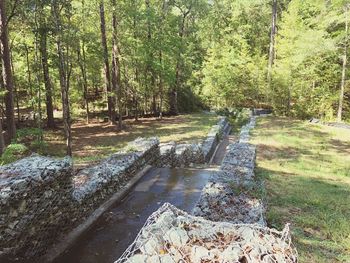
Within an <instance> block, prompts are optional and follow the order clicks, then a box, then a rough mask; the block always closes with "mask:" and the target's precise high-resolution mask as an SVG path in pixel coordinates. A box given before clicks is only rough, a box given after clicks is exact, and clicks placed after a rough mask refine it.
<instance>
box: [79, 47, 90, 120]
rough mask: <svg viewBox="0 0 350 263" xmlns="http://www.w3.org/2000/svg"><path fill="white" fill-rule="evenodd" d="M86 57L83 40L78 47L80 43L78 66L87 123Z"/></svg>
mask: <svg viewBox="0 0 350 263" xmlns="http://www.w3.org/2000/svg"><path fill="white" fill-rule="evenodd" d="M81 49H82V51H83V54H81ZM85 61H86V59H85V45H84V41H83V44H82V47H81V48H80V44H79V47H78V64H79V67H80V71H81V75H82V80H83V81H82V86H83V94H84V95H83V96H84V103H85V110H86V123H87V124H89V101H88V82H87V74H86V62H85Z"/></svg>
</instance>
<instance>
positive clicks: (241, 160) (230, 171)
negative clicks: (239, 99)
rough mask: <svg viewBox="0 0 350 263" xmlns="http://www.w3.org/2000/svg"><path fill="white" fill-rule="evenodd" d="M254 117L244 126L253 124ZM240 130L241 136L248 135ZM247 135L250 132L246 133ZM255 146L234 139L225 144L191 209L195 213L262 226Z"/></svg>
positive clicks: (262, 217)
mask: <svg viewBox="0 0 350 263" xmlns="http://www.w3.org/2000/svg"><path fill="white" fill-rule="evenodd" d="M254 125H255V118H251V122H250V123H249V124H247V125H245V126H244V127H246V128H245V129H248V131H247V133H248V134H249V129H250V128H251V127H254ZM247 133H246V132H245V131H244V132H243V133H241V139H242V137H244V138H243V139H244V140H245V139H246V138H247ZM248 136H249V135H248ZM255 157H256V149H255V147H254V146H252V145H250V144H248V143H233V144H230V145H229V146H228V149H227V153H226V155H225V157H224V160H223V161H222V164H221V167H220V170H219V171H217V172H213V174H212V175H211V177H210V179H209V182H208V183H207V184H206V186H205V187H204V189H203V191H202V194H201V197H200V199H199V201H198V203H197V205H196V207H195V209H194V210H193V214H194V215H196V216H202V217H204V218H206V219H209V220H213V221H225V222H231V223H242V224H243V223H249V224H259V225H261V226H265V225H266V222H265V220H264V216H263V214H264V211H265V209H264V205H263V202H262V200H260V198H259V197H257V193H261V192H262V190H261V189H262V185H261V184H260V182H257V181H256V180H255V176H254V166H255Z"/></svg>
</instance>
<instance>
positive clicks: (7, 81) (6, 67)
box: [0, 1, 16, 141]
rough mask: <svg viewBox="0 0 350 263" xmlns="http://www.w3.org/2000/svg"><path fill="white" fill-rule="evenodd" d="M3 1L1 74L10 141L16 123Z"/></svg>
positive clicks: (0, 15) (0, 8) (0, 9)
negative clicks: (4, 91)
mask: <svg viewBox="0 0 350 263" xmlns="http://www.w3.org/2000/svg"><path fill="white" fill-rule="evenodd" d="M7 22H8V21H7V19H6V10H5V1H0V30H1V32H0V42H1V54H2V75H3V81H4V87H5V90H6V91H7V92H6V95H5V105H6V114H5V115H6V124H7V134H8V138H9V140H10V141H11V140H12V139H14V138H15V137H16V124H15V114H14V100H13V89H14V84H13V75H12V69H11V55H10V48H9V39H8V28H7Z"/></svg>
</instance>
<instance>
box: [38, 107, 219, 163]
mask: <svg viewBox="0 0 350 263" xmlns="http://www.w3.org/2000/svg"><path fill="white" fill-rule="evenodd" d="M216 123H217V117H216V115H213V114H206V113H195V114H188V115H179V116H176V117H164V118H163V119H162V120H159V119H157V118H140V119H139V121H137V122H135V121H134V120H125V121H124V128H123V130H122V131H118V129H117V127H116V126H115V125H110V124H109V123H102V122H100V121H98V120H91V122H90V123H89V124H86V123H85V122H84V121H75V122H74V123H73V125H72V134H73V147H72V148H73V158H74V161H75V163H78V164H84V163H89V164H91V162H94V161H97V160H99V159H101V158H103V157H106V156H108V155H110V154H112V153H115V152H117V151H118V150H120V149H122V148H123V147H124V146H126V145H127V143H128V142H131V141H132V140H134V139H136V138H138V137H151V136H157V137H159V140H160V142H167V141H176V142H192V141H196V140H200V139H203V138H205V137H206V135H207V133H208V132H209V130H210V128H211V126H213V125H215V124H216ZM44 140H45V142H46V145H45V147H43V149H41V150H40V153H41V154H44V155H51V156H59V157H62V156H64V155H65V142H64V135H63V129H56V130H45V132H44Z"/></svg>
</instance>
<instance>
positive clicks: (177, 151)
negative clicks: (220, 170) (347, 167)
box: [157, 117, 229, 167]
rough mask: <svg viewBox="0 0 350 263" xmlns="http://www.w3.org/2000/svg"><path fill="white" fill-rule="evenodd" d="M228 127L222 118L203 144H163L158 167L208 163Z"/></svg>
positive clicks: (227, 123)
mask: <svg viewBox="0 0 350 263" xmlns="http://www.w3.org/2000/svg"><path fill="white" fill-rule="evenodd" d="M228 127H229V122H228V121H227V119H226V118H225V117H220V118H219V121H218V123H217V124H216V125H214V126H213V127H212V128H211V130H210V131H209V133H208V135H207V137H206V138H205V139H204V140H203V141H202V142H199V143H192V144H185V143H182V144H176V143H175V142H170V143H165V144H161V145H160V159H159V160H158V162H157V166H158V167H188V166H191V165H192V164H205V163H208V162H209V161H210V159H211V157H212V155H213V154H214V152H215V149H216V146H217V145H218V143H219V142H220V139H222V135H223V134H224V133H225V132H226V131H227V129H228Z"/></svg>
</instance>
